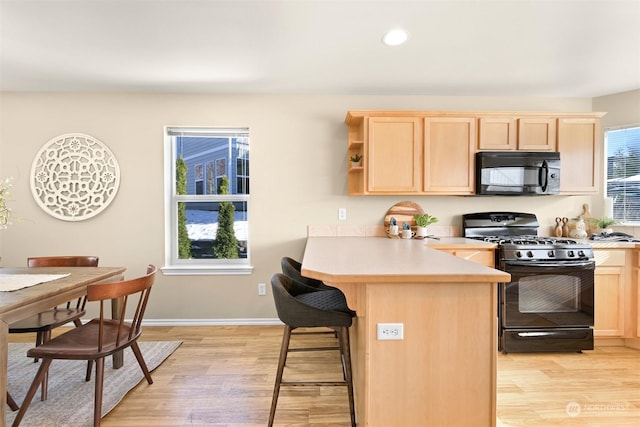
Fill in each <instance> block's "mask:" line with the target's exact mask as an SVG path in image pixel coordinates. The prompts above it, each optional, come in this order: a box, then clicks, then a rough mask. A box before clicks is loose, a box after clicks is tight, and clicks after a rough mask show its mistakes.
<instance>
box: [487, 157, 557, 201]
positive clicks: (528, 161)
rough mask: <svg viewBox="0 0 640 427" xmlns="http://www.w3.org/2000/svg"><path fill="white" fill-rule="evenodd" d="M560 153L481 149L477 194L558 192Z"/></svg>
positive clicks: (511, 194)
mask: <svg viewBox="0 0 640 427" xmlns="http://www.w3.org/2000/svg"><path fill="white" fill-rule="evenodd" d="M559 191H560V153H557V152H548V151H481V152H478V153H476V194H479V195H494V196H521V195H529V196H535V195H544V194H558V193H559Z"/></svg>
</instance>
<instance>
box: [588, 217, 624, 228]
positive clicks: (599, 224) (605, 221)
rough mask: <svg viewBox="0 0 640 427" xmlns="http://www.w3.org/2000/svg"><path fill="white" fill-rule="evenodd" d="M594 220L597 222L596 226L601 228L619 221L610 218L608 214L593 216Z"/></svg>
mask: <svg viewBox="0 0 640 427" xmlns="http://www.w3.org/2000/svg"><path fill="white" fill-rule="evenodd" d="M592 222H593V223H594V224H595V226H596V227H598V228H600V229H604V228H609V227H611V226H612V225H614V224H617V223H618V221H617V220H615V219H613V218H609V217H608V216H603V217H602V218H592Z"/></svg>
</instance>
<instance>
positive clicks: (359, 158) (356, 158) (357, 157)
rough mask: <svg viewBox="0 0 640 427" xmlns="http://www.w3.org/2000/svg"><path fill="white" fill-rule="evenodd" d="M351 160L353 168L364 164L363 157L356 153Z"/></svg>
mask: <svg viewBox="0 0 640 427" xmlns="http://www.w3.org/2000/svg"><path fill="white" fill-rule="evenodd" d="M349 159H350V160H351V166H353V167H358V166H360V164H361V162H362V155H361V154H358V153H356V154H354V155H353V156H351V157H349Z"/></svg>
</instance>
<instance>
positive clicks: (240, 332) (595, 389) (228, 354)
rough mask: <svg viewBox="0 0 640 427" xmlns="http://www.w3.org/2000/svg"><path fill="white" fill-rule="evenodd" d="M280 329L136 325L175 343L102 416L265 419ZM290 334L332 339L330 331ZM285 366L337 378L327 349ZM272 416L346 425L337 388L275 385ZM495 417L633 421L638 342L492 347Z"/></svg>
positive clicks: (285, 421)
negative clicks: (576, 347)
mask: <svg viewBox="0 0 640 427" xmlns="http://www.w3.org/2000/svg"><path fill="white" fill-rule="evenodd" d="M281 336H282V328H281V327H277V326H229V327H220V326H217V327H145V328H143V335H142V339H143V340H147V341H155V340H181V341H183V344H182V346H181V347H180V348H178V350H177V351H176V352H175V353H174V354H173V355H172V356H170V357H169V358H168V359H167V360H166V361H165V362H164V363H163V364H162V365H161V366H160V367H159V368H158V369H156V370H155V371H154V372H152V377H153V380H154V384H152V385H148V384H147V383H146V382H145V381H142V382H141V384H140V385H138V387H136V388H135V389H134V390H132V392H131V393H129V395H127V397H125V399H124V400H123V401H122V402H121V403H120V404H119V405H118V406H117V407H116V409H114V410H113V411H112V412H111V413H110V414H108V415H107V416H106V417H104V418H103V420H102V425H103V426H104V427H115V426H118V427H123V426H145V427H151V426H228V427H241V426H243V427H244V426H265V425H266V424H267V419H268V416H269V406H270V403H271V395H272V391H273V382H274V376H275V370H276V366H277V362H278V352H279V349H280V339H281ZM295 339H296V342H297V343H302V342H304V341H306V342H317V340H318V339H321V340H328V341H330V340H332V338H331V335H324V336H321V337H318V336H308V335H307V336H298V337H296V338H295ZM18 340H19V341H24V340H27V341H28V340H29V338H28V335H23V336H17V335H12V339H11V341H18ZM287 374H289V377H288V378H289V379H294V378H296V377H297V378H300V379H302V378H304V379H307V378H310V377H313V378H318V379H340V378H341V371H340V364H339V361H338V359H337V353H334V352H313V353H298V354H295V353H294V354H293V355H291V356H290V358H289V360H288V362H287V369H285V379H286V378H287ZM398 398H402V396H399V397H398ZM462 410H463V409H462ZM275 424H276V425H279V426H284V425H287V426H348V425H349V417H348V403H347V396H346V390H345V389H344V388H343V387H322V388H318V387H311V388H309V387H305V388H301V387H289V388H283V389H282V392H281V394H280V400H279V403H278V410H277V412H276V420H275ZM420 425H421V424H420V422H419V420H416V426H420ZM497 425H498V426H525V425H526V426H545V427H547V426H627V425H628V426H632V425H633V426H638V425H640V351H638V350H632V349H629V348H624V347H602V348H598V349H596V350H594V351H588V352H584V353H583V354H577V353H553V354H540V353H537V354H518V353H512V354H508V355H502V354H500V355H499V357H498V422H497ZM380 427H390V426H380ZM398 427H405V426H398Z"/></svg>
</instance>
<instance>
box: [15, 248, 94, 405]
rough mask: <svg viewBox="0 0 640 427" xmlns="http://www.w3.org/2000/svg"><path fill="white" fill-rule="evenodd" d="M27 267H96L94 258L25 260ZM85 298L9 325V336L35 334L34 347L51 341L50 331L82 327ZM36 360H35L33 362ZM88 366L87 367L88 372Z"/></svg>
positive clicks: (53, 257) (65, 257)
mask: <svg viewBox="0 0 640 427" xmlns="http://www.w3.org/2000/svg"><path fill="white" fill-rule="evenodd" d="M27 266H28V267H97V266H98V257H96V256H48V257H32V258H27ZM85 303H86V298H85V297H82V298H78V300H77V301H75V303H74V302H72V301H69V302H67V304H66V307H54V308H52V309H51V310H47V311H43V312H41V313H38V314H36V315H35V316H31V317H28V318H26V319H22V320H19V321H17V322H15V323H12V324H10V325H9V333H10V334H24V333H30V332H35V333H36V346H38V345H41V344H42V343H45V342H47V341H49V339H51V331H52V330H53V329H54V328H57V327H59V326H63V325H66V324H67V323H70V322H73V323H74V324H75V325H76V326H80V325H82V321H81V320H80V319H81V318H82V316H84V315H85V309H84V306H85ZM37 361H38V360H37V359H35V360H34V362H37ZM90 369H91V367H90V366H88V367H87V371H88V372H89V371H90ZM46 399H47V379H46V378H45V380H44V381H43V383H42V393H41V400H46Z"/></svg>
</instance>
